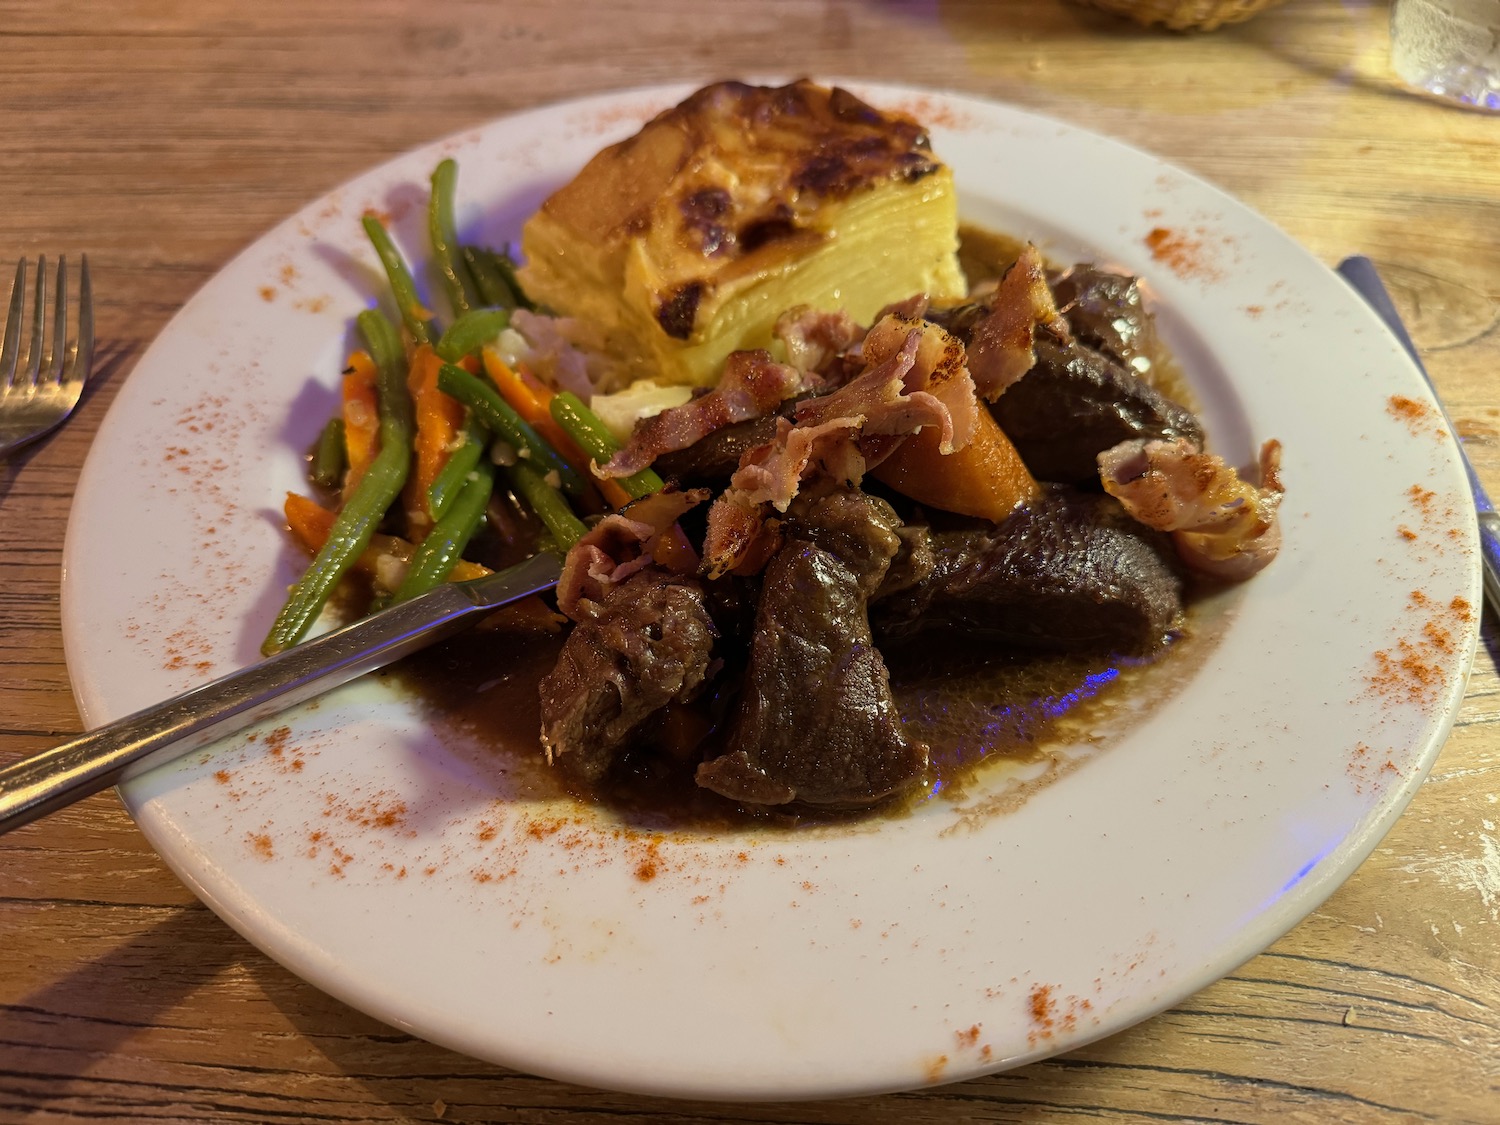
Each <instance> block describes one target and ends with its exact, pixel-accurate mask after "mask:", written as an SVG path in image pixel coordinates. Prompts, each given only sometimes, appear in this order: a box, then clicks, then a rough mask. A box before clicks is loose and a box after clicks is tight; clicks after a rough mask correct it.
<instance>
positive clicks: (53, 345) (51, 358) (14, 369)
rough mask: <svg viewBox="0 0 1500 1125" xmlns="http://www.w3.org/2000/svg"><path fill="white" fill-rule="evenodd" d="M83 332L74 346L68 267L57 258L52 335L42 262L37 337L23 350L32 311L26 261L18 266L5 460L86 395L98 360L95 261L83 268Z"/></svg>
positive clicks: (1, 452) (4, 365)
mask: <svg viewBox="0 0 1500 1125" xmlns="http://www.w3.org/2000/svg"><path fill="white" fill-rule="evenodd" d="M79 274H80V278H79V289H78V332H77V335H76V336H75V337H74V339H73V343H72V345H71V346H69V345H68V266H67V261H66V259H64V258H61V257H59V258H58V260H57V275H56V289H57V296H56V298H55V299H54V301H53V305H52V331H51V333H50V335H49V333H48V332H47V331H46V327H47V259H46V258H45V257H42V258H38V259H37V263H36V297H35V300H33V302H32V308H31V338H30V340H29V341H28V342H27V346H26V351H25V352H24V353H23V352H22V351H21V333H22V330H23V314H24V312H25V310H26V259H25V258H22V259H21V261H20V263H19V264H18V265H17V266H16V281H15V285H14V286H13V287H12V289H11V294H10V311H9V312H8V313H7V314H6V317H5V335H4V337H3V338H0V457H4V456H5V455H6V454H8V453H10V452H11V451H12V450H14V449H17V448H19V447H20V446H23V445H25V444H26V443H27V442H31V441H35V440H36V439H37V438H39V437H41V436H43V435H44V434H47V433H50V432H51V431H52V430H54V429H56V428H57V427H58V426H60V425H61V424H62V423H63V421H64V420H66V419H67V417H68V415H70V414H72V413H73V408H74V407H75V406H77V405H78V399H79V396H80V395H82V394H83V384H84V383H85V382H86V381H87V380H88V377H89V369H90V367H91V366H92V364H93V361H94V298H93V293H92V291H91V289H90V286H89V259H88V255H87V254H85V255H84V256H83V264H82V268H81V269H80V270H79Z"/></svg>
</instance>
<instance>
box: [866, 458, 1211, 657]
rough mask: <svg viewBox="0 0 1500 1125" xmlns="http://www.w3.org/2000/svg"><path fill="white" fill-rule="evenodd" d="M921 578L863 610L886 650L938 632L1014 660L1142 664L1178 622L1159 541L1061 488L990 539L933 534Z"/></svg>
mask: <svg viewBox="0 0 1500 1125" xmlns="http://www.w3.org/2000/svg"><path fill="white" fill-rule="evenodd" d="M932 549H933V554H934V556H935V560H934V566H933V570H932V573H931V575H929V576H928V577H927V578H926V579H925V580H923V581H921V582H918V583H917V584H916V585H914V586H912V587H910V588H908V589H907V590H905V591H903V592H901V593H899V594H896V595H895V596H893V597H889V598H885V599H882V600H880V601H878V602H876V603H875V604H874V606H872V607H871V616H872V619H873V622H874V627H875V633H876V635H877V636H878V637H880V639H881V643H885V642H886V641H887V640H890V641H899V640H908V639H911V638H913V637H917V636H919V635H920V636H922V637H924V638H927V637H928V636H929V635H930V634H934V633H936V632H938V631H940V630H949V631H958V632H959V633H961V634H963V635H965V636H968V637H973V638H979V639H982V640H985V641H988V642H998V643H1001V644H1006V645H1012V646H1015V647H1018V648H1025V649H1042V650H1049V651H1065V652H1075V653H1087V652H1098V653H1122V654H1132V655H1144V654H1146V653H1149V652H1150V651H1152V650H1153V649H1156V648H1158V647H1159V646H1160V645H1161V644H1162V643H1163V641H1164V639H1165V638H1166V637H1167V635H1168V633H1169V632H1170V631H1171V629H1172V628H1173V627H1174V625H1175V623H1176V621H1177V619H1178V616H1179V615H1180V614H1181V612H1182V582H1181V579H1180V578H1179V576H1178V574H1177V570H1176V566H1175V563H1174V561H1173V555H1172V548H1171V545H1170V543H1169V542H1168V541H1167V540H1166V538H1165V537H1163V536H1161V535H1159V534H1157V533H1155V532H1151V531H1149V530H1147V529H1145V528H1143V527H1141V526H1140V525H1139V524H1137V523H1135V522H1134V521H1133V520H1131V519H1130V518H1129V517H1128V516H1127V515H1125V513H1124V510H1123V509H1122V508H1121V507H1120V505H1119V504H1118V502H1116V501H1115V500H1114V499H1113V498H1111V497H1108V496H1101V495H1095V494H1087V493H1081V492H1077V491H1074V490H1072V489H1068V488H1063V487H1053V488H1049V489H1047V490H1046V492H1045V493H1044V495H1043V498H1042V499H1041V500H1039V501H1037V502H1036V503H1035V504H1032V505H1031V506H1029V507H1027V508H1023V509H1021V510H1020V511H1018V512H1016V514H1015V515H1013V516H1011V517H1010V519H1008V520H1006V521H1005V522H1004V523H1003V524H1000V525H999V526H998V527H993V528H989V527H985V528H974V529H971V530H961V531H943V532H935V533H933V536H932Z"/></svg>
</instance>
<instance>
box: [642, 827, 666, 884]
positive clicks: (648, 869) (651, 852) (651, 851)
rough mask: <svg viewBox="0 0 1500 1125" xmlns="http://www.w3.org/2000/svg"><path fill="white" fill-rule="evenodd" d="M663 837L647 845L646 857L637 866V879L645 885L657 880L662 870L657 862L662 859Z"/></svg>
mask: <svg viewBox="0 0 1500 1125" xmlns="http://www.w3.org/2000/svg"><path fill="white" fill-rule="evenodd" d="M661 845H662V840H661V837H659V836H658V837H657V838H656V839H654V840H652V841H651V842H650V843H649V844H647V845H646V856H645V858H644V859H642V860H641V861H640V863H638V864H636V868H635V877H636V878H637V879H639V880H640V881H641V882H643V883H649V882H651V880H652V879H655V878H656V876H657V872H658V871H659V870H660V868H659V867H658V863H657V861H658V860H659V859H660V858H661Z"/></svg>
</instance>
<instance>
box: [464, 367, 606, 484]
mask: <svg viewBox="0 0 1500 1125" xmlns="http://www.w3.org/2000/svg"><path fill="white" fill-rule="evenodd" d="M484 372H485V374H486V375H488V376H489V377H490V381H491V382H493V383H494V384H495V389H496V390H498V391H499V392H500V397H501V398H503V399H504V400H505V401H506V402H508V403H510V405H511V408H512V409H513V410H515V412H516V413H517V414H519V415H520V416H521V417H522V418H524V419H525V420H526V421H527V422H529V423H531V427H532V429H534V430H536V432H537V433H539V434H541V435H542V437H544V438H546V439H547V443H548V444H549V445H551V446H552V448H553V449H555V450H557V452H558V456H560V457H561V458H562V459H563V460H564V461H566V462H567V463H568V464H570V465H572V466H573V468H574V469H575V470H576V471H577V472H578V474H579V475H580V476H582V477H583V479H584V480H586V481H589V482H590V483H591V484H593V485H594V487H595V488H597V489H598V490H599V494H600V495H601V496H603V497H604V502H605V503H606V504H608V505H609V506H610V507H611V508H614V509H617V510H618V509H620V508H623V507H624V506H625V505H626V504H628V503H630V501H631V496H630V494H629V493H628V492H626V491H625V490H624V489H623V488H621V487H620V485H619V484H618V483H617V482H615V481H612V480H607V479H604V478H602V477H596V476H594V474H593V473H591V472H590V471H589V456H588V454H587V453H585V452H584V451H583V450H582V449H580V448H579V447H578V443H577V442H576V441H574V440H573V439H572V438H571V437H569V436H568V432H567V431H566V430H564V429H563V428H562V427H561V426H559V425H558V424H557V419H555V418H553V417H552V408H551V403H552V391H551V390H549V389H548V388H547V387H545V386H543V385H542V383H541V382H540V381H539V380H538V379H537V378H536V377H535V376H533V375H531V374H530V372H528V371H526V370H525V369H524V368H523V369H522V370H520V371H516V370H514V369H513V368H511V366H510V365H509V364H507V363H506V362H505V360H503V359H501V358H500V353H499V352H497V351H495V349H494V348H485V349H484Z"/></svg>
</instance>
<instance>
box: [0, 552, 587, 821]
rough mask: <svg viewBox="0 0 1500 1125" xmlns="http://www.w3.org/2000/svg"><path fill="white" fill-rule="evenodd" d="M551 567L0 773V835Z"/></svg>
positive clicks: (478, 587) (348, 630)
mask: <svg viewBox="0 0 1500 1125" xmlns="http://www.w3.org/2000/svg"><path fill="white" fill-rule="evenodd" d="M561 568H562V563H561V560H560V559H559V558H558V557H557V556H556V555H554V554H552V553H551V552H548V551H544V552H542V553H541V554H539V555H536V556H535V557H533V558H530V559H527V560H526V561H525V562H523V563H521V564H519V565H517V566H513V567H510V568H509V569H508V570H500V571H496V572H495V573H494V574H488V575H485V577H483V578H476V579H474V580H473V581H471V582H455V583H450V584H449V585H446V586H439V587H438V588H437V589H435V590H429V591H428V592H427V593H425V594H422V595H420V596H418V597H415V598H412V599H411V600H410V601H407V602H402V603H401V604H399V605H394V606H391V607H390V608H389V609H384V610H381V611H380V612H379V613H374V614H371V615H370V616H369V617H366V618H364V619H363V620H360V621H356V622H354V623H353V624H352V625H346V626H344V627H343V628H342V629H336V630H334V631H333V632H331V633H325V634H323V635H322V636H320V637H316V638H314V639H313V640H310V641H304V642H303V643H302V644H300V645H296V646H294V647H293V648H289V649H286V650H284V651H282V652H278V653H277V654H276V655H275V656H272V657H270V658H268V659H266V660H262V661H261V662H260V663H258V664H252V665H250V666H249V667H248V668H242V669H240V670H239V671H238V672H231V673H230V674H229V675H227V676H224V677H222V678H220V679H217V680H214V681H212V682H210V683H207V684H204V685H203V686H202V687H197V688H194V689H193V690H192V691H189V692H187V693H185V694H183V695H179V696H177V697H175V698H173V699H169V700H167V701H166V702H165V703H158V704H156V705H154V706H152V707H147V708H145V709H144V710H142V711H137V712H135V714H133V715H127V716H126V717H125V718H123V719H119V720H117V721H115V722H113V723H110V724H108V725H107V726H102V727H99V728H98V729H97V730H92V731H89V732H88V733H86V734H82V735H80V736H79V737H77V738H75V739H73V740H72V741H71V742H65V743H63V744H62V745H61V746H55V747H53V748H52V749H51V750H44V751H42V752H41V753H40V754H35V755H33V756H31V757H29V758H23V759H22V760H21V761H19V762H15V763H13V764H12V765H9V766H6V767H5V768H4V769H0V833H5V832H9V831H10V830H11V829H12V828H19V827H21V825H23V824H29V823H31V822H32V821H33V820H37V819H39V818H41V817H44V816H46V815H47V814H48V813H51V812H55V811H57V810H58V809H60V808H62V807H64V806H65V805H70V804H72V803H73V802H74V801H77V800H81V799H82V798H84V797H87V796H89V795H90V794H93V793H97V792H99V791H100V790H101V789H108V788H109V787H110V786H112V785H117V784H119V783H120V782H121V781H127V780H129V779H130V778H132V777H135V776H136V775H138V774H141V773H144V772H145V771H146V770H148V769H151V768H152V767H153V766H158V765H161V764H162V763H163V762H167V761H170V760H172V759H174V758H179V757H181V756H182V755H184V754H188V753H191V752H192V751H194V750H197V749H200V748H201V747H203V746H206V745H207V744H208V743H210V742H213V741H214V740H215V739H218V738H222V737H224V736H225V735H227V734H233V733H234V732H235V731H237V730H242V729H244V728H245V727H248V726H250V725H251V724H253V723H256V722H258V721H260V720H261V719H264V718H266V717H267V716H269V715H273V714H275V713H276V712H278V711H283V710H285V709H287V708H288V707H292V706H294V705H296V704H298V703H301V702H303V701H305V700H308V699H311V698H312V697H313V696H315V695H321V694H322V693H323V692H325V691H330V690H332V689H333V688H336V687H338V686H339V685H340V684H343V683H347V682H348V681H350V680H352V679H354V678H355V677H357V676H362V675H364V673H366V672H372V671H374V670H375V669H376V668H383V667H384V666H385V665H387V664H390V663H392V662H393V661H396V660H399V659H401V658H402V657H403V656H408V655H410V654H411V653H413V652H416V651H417V650H418V649H422V648H426V647H427V646H428V645H430V644H432V643H434V642H435V641H440V640H442V639H444V638H445V637H451V636H453V635H454V634H455V633H458V632H461V631H462V630H464V629H466V628H468V627H469V626H471V625H473V624H475V623H477V622H478V621H480V620H481V619H482V618H484V617H485V616H486V615H487V614H489V613H491V612H493V611H494V610H496V609H499V608H500V607H501V606H504V605H508V604H510V603H511V602H514V601H518V600H519V599H521V598H524V597H527V596H528V595H530V594H537V593H541V592H542V591H543V590H549V589H551V588H552V587H553V586H555V585H557V579H558V575H559V573H560V571H561Z"/></svg>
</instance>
